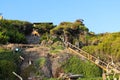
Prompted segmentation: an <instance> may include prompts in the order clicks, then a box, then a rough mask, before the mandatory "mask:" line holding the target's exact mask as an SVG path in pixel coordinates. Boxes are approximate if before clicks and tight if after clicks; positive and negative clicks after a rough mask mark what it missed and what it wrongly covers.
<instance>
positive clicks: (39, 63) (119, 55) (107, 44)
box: [0, 19, 120, 80]
mask: <svg viewBox="0 0 120 80" xmlns="http://www.w3.org/2000/svg"><path fill="white" fill-rule="evenodd" d="M83 22H84V21H83V20H82V19H79V20H76V21H75V22H61V23H60V24H59V25H54V24H52V23H40V24H37V25H36V26H34V24H32V23H30V22H27V21H19V20H6V19H4V20H0V44H7V43H22V44H25V43H28V42H27V39H26V36H27V35H30V34H31V33H32V31H33V30H36V31H38V33H39V35H40V40H38V41H39V43H40V45H41V46H44V47H47V48H48V50H49V53H48V52H46V53H45V51H44V49H45V48H43V49H39V50H38V51H39V52H37V51H34V52H35V53H36V54H39V53H40V54H41V56H42V57H41V56H40V55H39V56H40V57H39V56H37V57H39V58H38V59H37V60H36V63H35V65H34V64H33V65H31V66H28V67H27V68H25V69H24V70H25V71H23V74H22V75H23V77H24V78H25V79H27V78H28V77H29V76H30V71H32V70H33V71H34V73H35V75H37V76H40V75H41V74H40V73H42V70H40V69H42V68H43V71H44V68H45V69H47V70H48V71H47V72H49V70H51V71H50V75H51V76H53V77H56V74H57V77H58V72H59V70H60V71H61V72H64V73H73V74H82V75H83V78H85V79H83V80H87V79H91V80H95V79H96V77H98V79H100V80H101V78H100V77H101V75H102V70H101V69H100V68H99V67H97V66H96V65H95V64H92V63H90V62H89V61H87V60H81V58H78V57H76V56H72V55H70V54H69V55H68V52H67V51H65V48H66V47H65V45H64V44H63V42H70V43H72V44H74V45H76V46H77V47H79V48H81V49H83V50H84V51H86V52H88V53H90V54H91V55H94V56H96V57H99V58H100V59H101V60H103V61H105V62H110V61H111V60H112V59H113V60H114V62H116V63H117V62H119V61H120V32H116V33H103V34H95V33H94V32H90V31H89V29H88V28H87V27H86V26H85V24H84V23H83ZM31 36H32V38H33V40H34V39H35V36H36V35H31ZM32 38H30V39H32ZM35 48H36V50H37V49H38V48H37V47H35ZM26 49H27V48H26ZM26 49H24V50H26ZM30 49H34V48H30ZM28 54H33V53H32V52H31V50H30V51H29V52H28ZM48 54H49V56H44V55H48ZM20 55H21V53H16V52H14V51H11V50H7V49H3V48H0V79H2V80H5V79H8V78H9V80H15V79H16V77H15V76H13V74H12V72H13V71H15V72H17V73H18V74H20V71H19V70H20V69H19V68H20V66H21V61H20V59H19V56H20ZM26 55H27V54H26ZM48 61H50V62H48ZM33 62H34V61H33ZM48 63H50V65H51V66H48V65H47V64H48ZM53 63H54V64H53ZM56 64H57V65H56ZM46 66H47V67H46ZM8 67H9V68H8ZM36 67H37V68H38V71H39V73H37V71H36V70H35V68H36ZM48 67H55V68H53V69H52V68H51V69H48ZM54 69H56V70H54ZM57 69H58V70H57ZM52 70H53V72H52ZM54 71H56V72H54ZM47 72H45V71H44V73H42V76H43V77H44V78H45V79H46V80H56V79H52V78H51V79H48V78H50V77H51V76H50V77H46V76H45V74H47ZM6 76H8V77H6ZM47 76H48V74H47Z"/></svg>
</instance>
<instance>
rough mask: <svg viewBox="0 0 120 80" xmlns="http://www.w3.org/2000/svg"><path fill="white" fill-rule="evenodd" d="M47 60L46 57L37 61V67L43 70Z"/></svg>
mask: <svg viewBox="0 0 120 80" xmlns="http://www.w3.org/2000/svg"><path fill="white" fill-rule="evenodd" d="M45 62H46V59H45V58H44V57H41V58H39V59H37V60H36V61H35V65H36V67H38V68H42V67H43V66H44V65H45Z"/></svg>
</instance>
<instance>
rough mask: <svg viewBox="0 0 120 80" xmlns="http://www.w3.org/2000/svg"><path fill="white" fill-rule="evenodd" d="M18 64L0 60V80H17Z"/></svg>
mask: <svg viewBox="0 0 120 80" xmlns="http://www.w3.org/2000/svg"><path fill="white" fill-rule="evenodd" d="M13 71H14V72H16V64H15V63H13V62H11V61H8V60H0V79H2V80H8V79H9V80H15V75H13V74H12V72H13Z"/></svg>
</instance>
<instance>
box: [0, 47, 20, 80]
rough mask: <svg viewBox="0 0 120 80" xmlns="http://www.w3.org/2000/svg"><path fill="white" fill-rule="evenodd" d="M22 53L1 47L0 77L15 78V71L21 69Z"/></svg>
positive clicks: (4, 79) (3, 78)
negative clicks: (20, 57)
mask: <svg viewBox="0 0 120 80" xmlns="http://www.w3.org/2000/svg"><path fill="white" fill-rule="evenodd" d="M19 56H20V54H19V53H13V52H12V51H10V50H6V49H2V48H0V79H2V80H7V79H9V80H15V75H13V74H12V72H13V71H15V72H17V71H19V65H20V59H19Z"/></svg>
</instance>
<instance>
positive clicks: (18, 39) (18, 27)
mask: <svg viewBox="0 0 120 80" xmlns="http://www.w3.org/2000/svg"><path fill="white" fill-rule="evenodd" d="M31 31H32V24H31V23H29V22H25V21H19V20H0V44H5V43H8V42H9V43H27V42H26V38H25V35H27V34H29V33H31Z"/></svg>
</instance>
